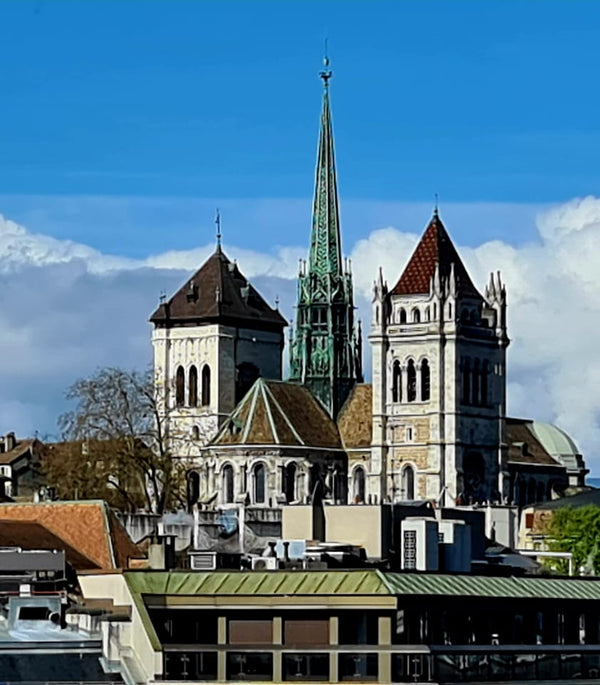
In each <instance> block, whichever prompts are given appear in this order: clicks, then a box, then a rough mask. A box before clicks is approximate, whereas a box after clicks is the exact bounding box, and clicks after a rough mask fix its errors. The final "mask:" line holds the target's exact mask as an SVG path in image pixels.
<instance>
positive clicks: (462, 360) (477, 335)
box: [150, 67, 587, 509]
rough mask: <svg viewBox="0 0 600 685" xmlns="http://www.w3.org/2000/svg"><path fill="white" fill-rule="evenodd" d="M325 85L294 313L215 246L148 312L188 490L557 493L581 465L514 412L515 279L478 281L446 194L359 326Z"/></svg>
mask: <svg viewBox="0 0 600 685" xmlns="http://www.w3.org/2000/svg"><path fill="white" fill-rule="evenodd" d="M330 77H331V72H330V71H329V70H328V69H327V67H326V69H325V70H324V71H323V72H321V79H322V81H323V103H322V112H321V121H320V133H319V141H318V151H317V165H316V180H315V194H314V203H313V214H312V229H311V235H310V248H309V254H308V260H306V261H302V262H301V264H300V271H299V275H298V295H297V306H296V320H295V322H294V326H293V330H292V333H291V335H290V342H289V354H290V364H289V378H288V379H287V380H283V378H282V376H283V373H282V372H283V363H282V356H283V353H284V346H285V344H284V343H285V339H284V329H285V327H286V326H287V325H288V322H287V321H286V320H285V319H284V318H283V316H282V315H281V314H280V312H279V311H278V309H277V307H272V306H271V305H270V304H269V303H268V302H266V300H265V299H264V298H263V297H262V296H261V295H260V293H259V292H258V291H257V290H256V289H255V288H254V287H253V286H252V285H251V284H250V283H249V282H248V280H247V279H246V278H245V277H244V275H243V273H242V271H241V270H240V267H239V266H238V265H237V264H236V262H235V261H231V260H230V259H229V258H228V257H227V255H226V254H225V253H224V251H223V249H222V247H221V245H220V239H218V240H217V246H216V249H215V252H214V253H213V254H212V255H211V256H210V257H209V258H208V260H207V261H206V262H205V263H204V264H203V265H202V266H201V267H200V269H199V270H198V271H197V272H196V273H195V274H194V275H193V276H192V277H191V278H190V279H189V280H188V281H187V282H186V283H185V284H184V285H183V287H182V288H181V289H180V290H179V291H178V292H177V293H175V295H173V297H171V298H170V299H169V300H166V299H165V300H164V301H163V302H161V303H160V305H159V307H158V309H157V310H156V311H155V312H154V314H153V315H152V317H151V319H150V321H151V323H152V324H153V326H154V330H153V335H152V343H153V350H154V370H155V379H156V380H155V382H156V386H157V387H156V390H157V396H158V397H159V402H160V409H161V413H162V415H163V419H164V422H165V426H166V430H167V431H168V436H169V441H170V444H171V446H172V452H173V454H174V455H175V456H176V458H181V459H185V460H186V464H189V465H190V469H189V499H190V504H191V505H199V506H202V507H214V508H219V507H227V506H232V505H236V504H245V505H248V506H251V507H263V508H265V507H266V508H273V509H277V508H279V507H282V506H290V505H294V504H308V503H311V502H312V503H314V502H317V501H318V502H325V503H327V504H331V505H335V504H357V505H360V504H367V503H368V504H373V505H377V504H382V503H397V502H409V501H414V500H430V501H434V502H435V503H436V504H437V505H440V506H458V505H470V504H477V503H483V502H489V503H515V504H518V505H520V506H523V505H525V504H527V503H531V502H539V501H544V500H547V499H551V498H552V497H554V496H557V495H559V494H562V493H564V492H565V491H566V490H567V489H568V488H577V487H582V486H583V485H584V483H585V474H586V473H587V471H586V469H585V463H584V461H583V458H582V456H581V454H580V453H579V451H578V449H577V447H576V445H575V443H574V442H573V441H572V440H571V439H570V438H569V436H568V435H567V434H566V433H564V432H563V431H561V430H560V429H559V428H557V427H555V426H551V425H548V424H541V423H538V422H535V421H530V420H526V419H517V418H509V417H507V416H506V350H507V347H508V345H509V338H508V333H507V317H506V315H507V311H506V309H507V304H506V288H505V285H504V284H503V282H502V280H501V277H500V274H499V273H497V274H492V275H491V276H490V279H489V283H488V284H487V285H486V286H485V288H484V289H483V290H482V291H480V290H479V289H478V288H477V287H476V286H475V285H474V284H473V282H472V280H471V278H470V276H469V274H468V272H467V270H466V268H465V266H464V264H463V262H462V260H461V258H460V255H459V254H458V252H457V250H456V248H455V247H454V245H453V243H452V240H451V238H450V236H449V234H448V232H447V230H446V228H445V226H444V224H443V223H442V220H441V218H440V216H439V213H438V211H437V208H436V210H435V211H434V213H433V216H432V218H431V220H430V222H429V224H428V225H427V228H426V229H425V232H424V233H423V235H422V237H421V239H420V241H419V243H418V245H417V247H416V249H415V250H414V253H413V254H412V256H411V257H410V259H409V261H408V263H407V264H406V266H405V268H404V270H403V271H402V272H401V273H400V275H399V277H398V278H397V280H395V282H394V285H393V286H392V287H389V286H388V283H387V282H386V280H385V278H384V274H383V273H382V271H381V270H380V271H379V274H378V275H377V277H376V279H375V282H374V286H373V304H372V320H371V326H370V332H369V335H368V342H369V345H370V354H371V355H372V383H370V384H367V383H364V380H363V377H362V354H363V351H362V332H361V326H360V322H358V323H356V322H355V320H354V312H355V307H354V301H353V286H352V274H351V269H350V264H349V261H348V260H345V259H344V258H343V257H342V245H341V230H340V220H339V199H338V192H337V175H336V165H335V156H334V140H333V129H332V122H331V110H330V94H329V90H330V85H329V80H330Z"/></svg>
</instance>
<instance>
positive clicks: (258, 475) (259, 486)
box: [254, 464, 265, 504]
mask: <svg viewBox="0 0 600 685" xmlns="http://www.w3.org/2000/svg"><path fill="white" fill-rule="evenodd" d="M264 501H265V467H264V465H263V464H256V466H255V467H254V502H255V504H263V503H264Z"/></svg>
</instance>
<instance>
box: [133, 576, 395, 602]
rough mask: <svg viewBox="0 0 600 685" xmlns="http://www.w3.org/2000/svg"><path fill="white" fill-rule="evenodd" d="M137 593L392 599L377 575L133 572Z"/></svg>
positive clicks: (134, 587)
mask: <svg viewBox="0 0 600 685" xmlns="http://www.w3.org/2000/svg"><path fill="white" fill-rule="evenodd" d="M125 578H126V580H127V583H128V585H129V587H130V589H131V590H132V592H134V593H139V594H147V595H211V596H213V595H220V596H226V595H238V596H239V595H254V596H256V595H259V596H266V595H267V596H268V595H389V594H391V592H390V590H389V589H388V587H387V586H386V584H385V582H384V580H383V576H382V575H381V574H380V573H378V572H377V571H362V570H360V571H210V572H197V571H190V572H185V571H184V572H178V571H173V572H171V573H168V572H166V571H129V572H127V573H125Z"/></svg>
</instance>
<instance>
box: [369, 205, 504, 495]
mask: <svg viewBox="0 0 600 685" xmlns="http://www.w3.org/2000/svg"><path fill="white" fill-rule="evenodd" d="M369 340H370V342H371V346H372V355H373V364H372V369H373V447H372V452H373V454H372V460H371V470H370V473H369V488H370V492H371V494H372V495H373V498H374V499H377V500H391V501H401V500H404V499H414V498H416V497H417V496H418V497H425V498H428V499H437V500H439V501H440V502H441V503H442V504H444V505H445V506H448V505H451V504H453V503H455V502H457V501H458V502H464V503H468V502H472V501H484V500H494V501H497V500H500V499H501V497H502V493H503V488H504V486H503V474H504V470H503V464H504V463H505V461H506V460H505V458H504V457H503V449H504V439H503V425H504V424H503V419H504V416H505V405H506V382H505V351H506V347H507V345H508V338H507V333H506V296H505V290H504V286H503V285H502V284H501V282H500V276H499V275H498V276H497V277H492V279H491V281H490V285H489V287H488V288H487V289H486V292H485V297H482V296H481V295H480V294H479V292H477V291H476V290H475V288H474V287H473V285H472V283H471V282H470V279H469V277H468V274H467V273H466V270H465V268H464V266H463V265H462V263H461V262H460V257H459V256H458V254H457V253H456V251H455V249H454V247H453V246H452V244H451V242H450V238H449V237H448V235H447V233H446V231H445V228H444V226H443V224H442V222H441V220H440V219H439V217H438V216H437V213H436V214H435V215H434V217H433V219H432V221H431V223H430V225H429V226H428V228H427V230H426V231H425V234H424V235H423V238H422V239H421V242H420V243H419V245H418V246H417V248H416V250H415V253H414V254H413V257H412V258H411V260H410V261H409V264H408V265H407V267H406V269H405V271H404V272H403V275H402V276H401V278H400V280H399V281H398V284H397V285H396V286H395V287H394V288H393V289H392V290H391V291H388V288H387V284H386V283H385V282H384V280H383V275H382V274H381V273H380V276H379V279H378V281H377V282H376V284H375V288H374V298H373V319H372V328H371V335H370V337H369Z"/></svg>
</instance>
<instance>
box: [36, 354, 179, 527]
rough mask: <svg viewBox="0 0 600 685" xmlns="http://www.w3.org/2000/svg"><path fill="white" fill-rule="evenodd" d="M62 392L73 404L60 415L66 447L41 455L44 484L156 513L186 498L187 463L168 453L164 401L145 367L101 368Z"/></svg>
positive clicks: (168, 439)
mask: <svg viewBox="0 0 600 685" xmlns="http://www.w3.org/2000/svg"><path fill="white" fill-rule="evenodd" d="M66 397H67V399H69V400H72V401H74V402H76V403H77V405H76V407H75V409H73V410H72V411H69V412H66V413H65V414H62V415H61V416H60V417H59V420H58V425H59V428H60V430H61V432H62V436H63V440H65V441H66V442H65V443H62V445H63V446H65V447H63V448H61V446H60V445H56V446H55V449H54V454H52V452H53V450H52V449H51V450H49V452H48V458H47V460H46V462H47V465H46V477H47V481H48V484H49V485H54V486H55V487H56V488H57V490H58V494H59V495H61V496H64V494H63V493H64V492H65V490H69V491H70V493H69V494H70V496H75V497H103V498H106V499H109V501H111V500H112V503H116V502H115V500H117V501H118V502H120V503H121V506H122V507H123V508H128V509H135V508H138V507H140V506H143V507H144V508H146V509H147V510H148V511H151V512H153V513H157V514H161V513H163V512H164V511H165V509H168V508H171V507H174V506H178V505H181V504H184V502H185V465H184V464H183V463H182V462H181V460H179V459H174V458H173V454H172V453H171V449H172V443H173V440H172V437H173V436H171V435H169V420H168V419H169V417H168V413H166V411H165V407H166V403H165V402H162V401H161V400H162V398H161V397H159V396H157V390H156V387H155V384H154V382H153V376H152V373H151V372H150V371H148V372H146V373H140V372H137V371H124V370H123V369H118V368H112V367H109V368H104V369H100V370H99V371H97V372H96V373H95V374H94V375H93V376H91V377H90V378H84V379H80V380H78V381H76V382H75V383H74V384H73V385H72V386H71V387H70V388H69V389H68V390H67V393H66ZM78 446H79V447H78ZM74 485H76V486H77V492H75V493H74V492H73V486H74ZM117 506H118V505H117Z"/></svg>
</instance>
